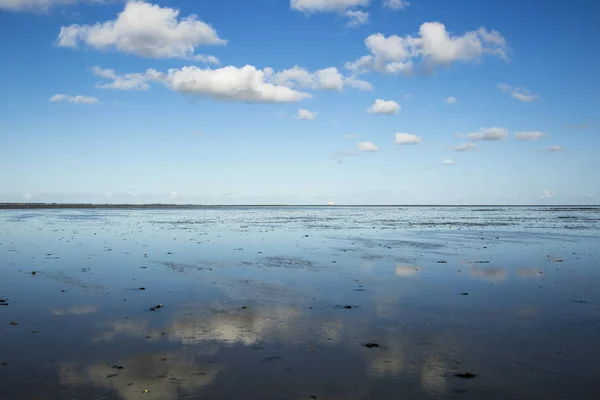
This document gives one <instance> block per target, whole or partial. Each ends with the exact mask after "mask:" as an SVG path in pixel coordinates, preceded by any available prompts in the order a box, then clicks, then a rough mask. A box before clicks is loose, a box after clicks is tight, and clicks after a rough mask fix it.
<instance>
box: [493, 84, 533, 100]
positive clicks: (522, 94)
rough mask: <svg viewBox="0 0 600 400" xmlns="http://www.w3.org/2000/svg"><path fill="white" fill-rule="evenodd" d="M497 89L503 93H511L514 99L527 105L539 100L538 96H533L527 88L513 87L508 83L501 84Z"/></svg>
mask: <svg viewBox="0 0 600 400" xmlns="http://www.w3.org/2000/svg"><path fill="white" fill-rule="evenodd" d="M497 87H498V89H500V91H501V92H502V93H509V94H510V95H511V96H512V97H513V98H515V99H517V100H520V101H523V102H525V103H530V102H532V101H534V100H536V99H538V98H539V96H538V95H537V94H532V93H531V92H530V91H529V90H528V89H527V88H522V87H513V86H510V85H507V84H506V83H499V84H498V85H497Z"/></svg>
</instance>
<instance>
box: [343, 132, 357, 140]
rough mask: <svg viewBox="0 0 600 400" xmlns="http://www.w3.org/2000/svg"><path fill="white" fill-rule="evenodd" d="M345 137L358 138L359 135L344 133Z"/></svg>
mask: <svg viewBox="0 0 600 400" xmlns="http://www.w3.org/2000/svg"><path fill="white" fill-rule="evenodd" d="M344 137H345V138H346V139H356V138H358V135H357V134H356V133H350V134H348V135H344Z"/></svg>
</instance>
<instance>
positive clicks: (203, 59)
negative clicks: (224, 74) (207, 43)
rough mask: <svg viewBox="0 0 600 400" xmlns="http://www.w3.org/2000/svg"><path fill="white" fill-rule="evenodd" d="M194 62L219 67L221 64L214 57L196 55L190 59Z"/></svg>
mask: <svg viewBox="0 0 600 400" xmlns="http://www.w3.org/2000/svg"><path fill="white" fill-rule="evenodd" d="M191 59H192V60H194V61H198V62H200V63H203V64H215V65H219V64H220V63H221V62H220V61H219V59H218V58H217V57H215V56H207V55H204V54H197V55H195V56H193V57H192V58H191Z"/></svg>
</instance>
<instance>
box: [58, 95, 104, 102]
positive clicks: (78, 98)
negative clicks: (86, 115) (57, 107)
mask: <svg viewBox="0 0 600 400" xmlns="http://www.w3.org/2000/svg"><path fill="white" fill-rule="evenodd" d="M48 101H51V102H53V103H59V102H67V103H73V104H97V103H99V102H100V101H99V100H98V99H97V98H95V97H91V96H82V95H77V96H71V95H68V94H55V95H54V96H52V97H50V99H49V100H48Z"/></svg>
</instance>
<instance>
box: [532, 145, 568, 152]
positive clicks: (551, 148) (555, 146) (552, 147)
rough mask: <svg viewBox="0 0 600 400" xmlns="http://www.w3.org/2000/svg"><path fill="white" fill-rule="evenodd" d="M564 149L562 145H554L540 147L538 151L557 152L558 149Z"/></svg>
mask: <svg viewBox="0 0 600 400" xmlns="http://www.w3.org/2000/svg"><path fill="white" fill-rule="evenodd" d="M562 149H563V148H562V147H561V146H558V145H554V146H550V147H544V148H541V149H538V151H539V152H542V153H556V152H557V151H561V150H562Z"/></svg>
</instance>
